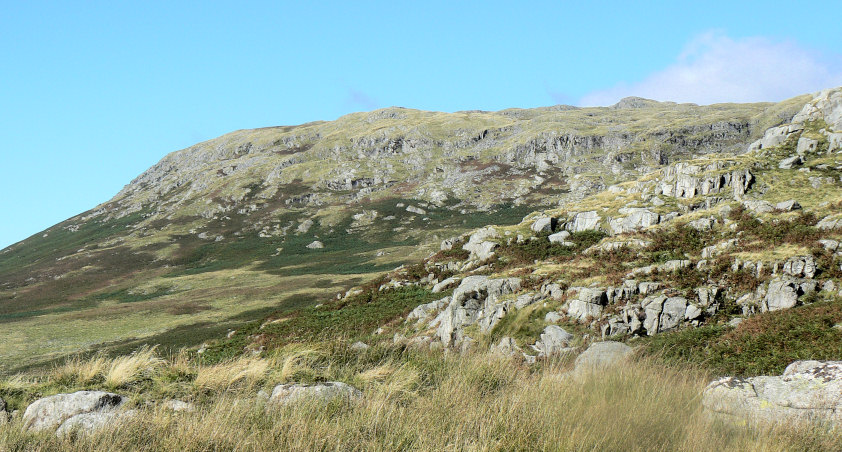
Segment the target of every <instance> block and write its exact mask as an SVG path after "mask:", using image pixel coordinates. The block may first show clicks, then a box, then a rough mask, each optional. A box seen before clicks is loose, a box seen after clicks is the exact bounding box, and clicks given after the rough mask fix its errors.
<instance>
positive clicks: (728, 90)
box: [579, 32, 842, 106]
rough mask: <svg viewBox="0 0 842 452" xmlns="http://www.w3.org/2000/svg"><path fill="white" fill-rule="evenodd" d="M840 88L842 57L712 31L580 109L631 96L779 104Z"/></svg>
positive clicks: (585, 101) (588, 97)
mask: <svg viewBox="0 0 842 452" xmlns="http://www.w3.org/2000/svg"><path fill="white" fill-rule="evenodd" d="M839 85H842V56H840V55H833V56H827V55H821V54H819V53H818V52H814V51H811V50H810V49H806V48H803V47H801V46H799V45H797V44H795V43H793V42H777V41H773V40H770V39H767V38H763V37H752V38H742V39H732V38H730V37H728V36H726V35H725V34H723V33H721V32H708V33H705V34H702V35H700V36H698V37H696V38H695V39H693V40H692V41H691V42H690V43H688V44H687V45H686V46H685V48H684V50H683V51H682V52H681V54H680V55H678V57H677V58H676V61H675V62H674V63H673V64H671V65H670V66H668V67H666V68H665V69H663V70H660V71H657V72H655V73H653V74H651V75H649V76H648V77H647V78H646V79H644V80H642V81H639V82H633V83H621V84H619V85H617V86H615V87H613V88H610V89H606V90H602V91H596V92H593V93H590V94H588V95H586V96H584V97H583V98H582V99H581V100H580V101H579V105H583V106H594V105H611V104H613V103H615V102H617V101H618V100H619V99H621V98H623V97H626V96H640V97H646V98H650V99H656V100H661V101H667V100H670V101H675V102H694V103H698V104H711V103H717V102H758V101H778V100H783V99H786V98H789V97H793V96H797V95H799V94H804V93H810V92H814V91H818V90H821V89H824V88H831V87H834V86H839Z"/></svg>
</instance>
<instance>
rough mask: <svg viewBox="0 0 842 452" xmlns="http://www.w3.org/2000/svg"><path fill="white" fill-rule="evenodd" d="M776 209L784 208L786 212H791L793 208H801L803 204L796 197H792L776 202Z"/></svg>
mask: <svg viewBox="0 0 842 452" xmlns="http://www.w3.org/2000/svg"><path fill="white" fill-rule="evenodd" d="M775 209H777V210H782V211H784V212H791V211H793V210H801V204H798V201H796V200H794V199H790V200H788V201H781V202H779V203H777V204H775Z"/></svg>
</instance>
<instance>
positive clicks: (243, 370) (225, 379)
mask: <svg viewBox="0 0 842 452" xmlns="http://www.w3.org/2000/svg"><path fill="white" fill-rule="evenodd" d="M268 370H269V362H268V361H267V360H265V359H260V358H251V357H242V358H238V359H235V360H231V361H226V362H223V363H220V364H215V365H212V366H202V367H200V368H199V371H198V374H197V375H196V380H195V381H194V384H195V385H196V387H197V388H199V389H200V390H203V391H208V390H210V391H224V390H227V389H232V388H234V387H238V388H253V387H255V386H257V385H258V384H260V383H262V382H263V381H264V378H265V377H266V373H267V371H268Z"/></svg>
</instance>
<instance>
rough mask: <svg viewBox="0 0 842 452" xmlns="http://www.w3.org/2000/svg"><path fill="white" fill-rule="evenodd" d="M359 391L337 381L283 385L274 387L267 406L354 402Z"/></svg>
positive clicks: (360, 393) (358, 396)
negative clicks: (339, 401) (336, 401)
mask: <svg viewBox="0 0 842 452" xmlns="http://www.w3.org/2000/svg"><path fill="white" fill-rule="evenodd" d="M362 395H363V394H362V392H360V390H359V389H357V388H355V387H353V386H351V385H348V384H345V383H342V382H338V381H330V382H326V383H317V384H312V385H306V384H285V385H279V386H275V389H274V390H273V391H272V395H271V396H270V398H269V402H268V405H290V404H294V403H302V402H303V403H330V402H332V401H335V400H346V401H348V400H356V399H359V398H361V397H362Z"/></svg>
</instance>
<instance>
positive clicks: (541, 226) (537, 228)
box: [530, 217, 556, 233]
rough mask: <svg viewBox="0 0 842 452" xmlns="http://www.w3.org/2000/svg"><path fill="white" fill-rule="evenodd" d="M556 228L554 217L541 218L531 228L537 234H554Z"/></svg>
mask: <svg viewBox="0 0 842 452" xmlns="http://www.w3.org/2000/svg"><path fill="white" fill-rule="evenodd" d="M555 226H556V219H555V218H552V217H541V218H538V219H537V220H535V221H534V222H533V223H532V226H531V227H530V228H531V229H532V232H535V233H542V232H545V233H548V232H552V231H553V229H555Z"/></svg>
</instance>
